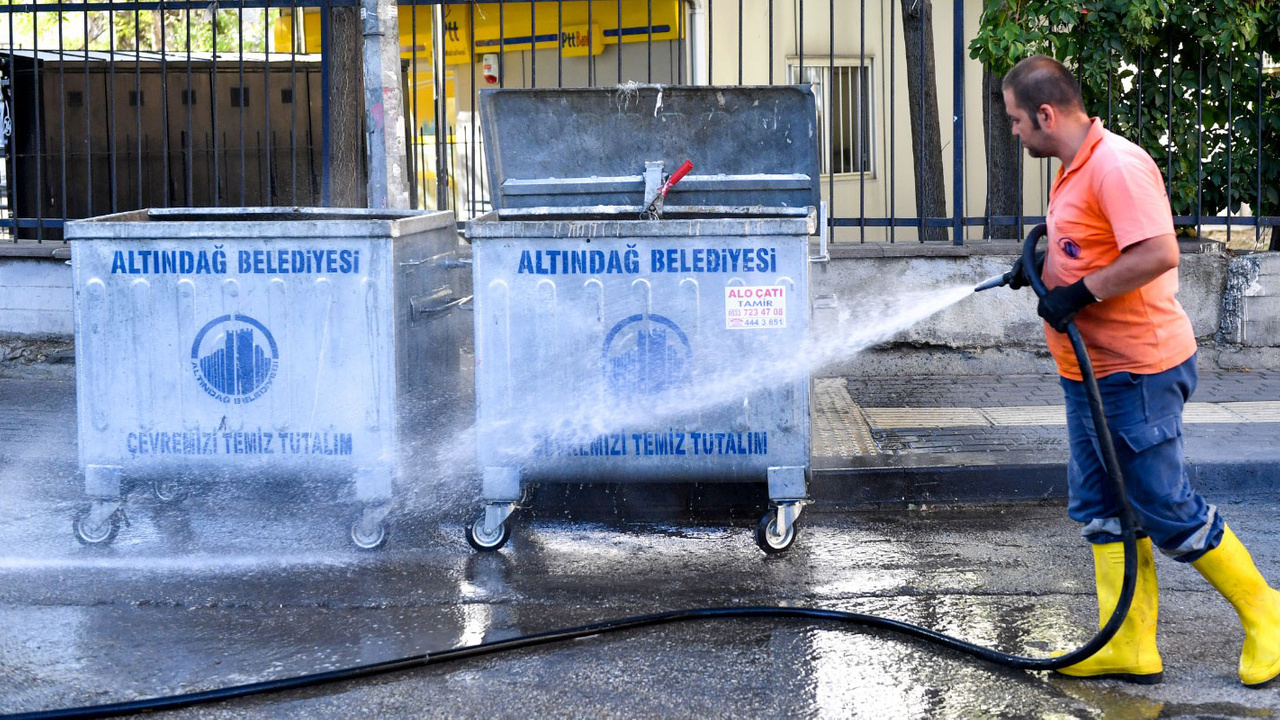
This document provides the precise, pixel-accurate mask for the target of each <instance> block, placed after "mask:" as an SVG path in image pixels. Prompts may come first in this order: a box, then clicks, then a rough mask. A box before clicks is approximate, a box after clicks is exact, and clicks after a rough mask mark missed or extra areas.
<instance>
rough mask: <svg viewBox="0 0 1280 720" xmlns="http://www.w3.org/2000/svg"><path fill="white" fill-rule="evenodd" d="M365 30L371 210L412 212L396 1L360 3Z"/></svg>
mask: <svg viewBox="0 0 1280 720" xmlns="http://www.w3.org/2000/svg"><path fill="white" fill-rule="evenodd" d="M360 25H361V27H362V29H363V33H364V111H365V133H366V136H367V142H366V143H365V147H366V148H368V151H369V207H371V208H408V207H409V184H408V176H407V173H406V170H405V167H406V162H407V158H406V156H405V136H404V99H403V96H402V93H401V91H400V83H401V73H400V22H399V15H398V11H397V8H396V2H395V0H360Z"/></svg>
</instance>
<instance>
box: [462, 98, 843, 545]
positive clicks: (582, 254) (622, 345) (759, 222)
mask: <svg viewBox="0 0 1280 720" xmlns="http://www.w3.org/2000/svg"><path fill="white" fill-rule="evenodd" d="M480 102H481V113H482V115H481V117H482V120H483V123H484V125H483V126H484V129H485V143H486V146H485V149H486V154H487V158H488V167H489V172H490V186H491V187H492V188H494V206H495V208H496V211H495V212H494V213H491V214H490V215H488V216H486V217H484V218H481V219H478V220H475V221H472V222H471V223H469V224H468V228H467V236H468V239H469V240H470V241H471V243H472V252H473V256H474V267H473V281H472V282H473V287H474V291H475V293H476V305H475V310H476V312H475V331H476V336H475V344H476V401H477V421H478V422H477V442H478V457H479V466H480V468H481V474H482V499H483V500H484V502H485V508H484V512H483V514H482V515H481V516H480V517H479V518H478V519H477V520H476V521H475V522H473V523H472V524H471V525H470V526H469V528H468V531H467V539H468V541H469V542H470V543H471V545H472V546H473V547H475V548H476V549H479V550H494V549H497V548H499V547H502V545H503V544H504V543H505V542H506V541H507V539H508V537H509V533H510V530H509V523H508V517H509V516H510V514H511V513H512V511H513V510H514V509H515V508H516V507H517V506H518V504H519V502H520V500H521V496H522V483H524V482H525V481H528V480H538V479H547V480H555V481H574V482H578V481H599V482H627V481H632V480H647V481H676V482H688V481H699V482H702V481H717V480H753V479H760V480H766V481H767V482H768V488H769V499H770V502H771V505H772V507H771V508H770V510H769V511H768V512H767V513H765V514H764V516H763V517H762V518H761V521H760V523H759V525H758V527H757V529H756V541H757V543H758V544H759V545H760V546H761V548H763V549H764V550H766V551H767V552H776V551H780V550H784V549H786V548H787V547H788V546H789V545H790V544H791V542H792V540H793V539H794V537H795V519H796V517H797V515H798V514H799V511H800V508H801V506H802V504H803V502H804V501H805V500H806V498H807V482H806V478H807V474H808V467H809V378H808V375H807V374H806V373H804V372H803V371H799V372H797V371H796V367H799V366H800V364H799V363H798V361H797V359H796V358H795V357H794V353H795V352H797V351H798V350H799V348H800V347H801V345H802V344H803V342H804V341H805V339H806V336H807V332H808V324H809V296H808V293H809V288H808V264H809V251H808V250H809V236H810V235H811V234H812V233H813V232H814V231H815V226H816V212H815V208H817V207H818V206H819V200H818V198H819V194H818V193H819V188H818V154H817V141H816V138H817V136H818V132H819V128H818V127H817V122H816V113H815V106H814V96H813V94H812V92H811V91H810V89H809V88H808V87H807V86H786V87H759V88H753V87H733V88H728V87H725V88H717V87H696V88H694V87H654V86H630V87H619V88H592V89H556V90H496V91H484V92H482V93H481V96H480ZM686 160H687V161H691V162H692V164H693V170H692V172H691V173H690V174H688V175H687V176H685V177H683V179H681V180H680V181H679V183H678V184H676V185H674V186H673V185H671V184H670V182H669V179H670V177H671V174H672V173H673V171H675V170H676V169H677V167H679V166H681V165H684V164H685V161H686Z"/></svg>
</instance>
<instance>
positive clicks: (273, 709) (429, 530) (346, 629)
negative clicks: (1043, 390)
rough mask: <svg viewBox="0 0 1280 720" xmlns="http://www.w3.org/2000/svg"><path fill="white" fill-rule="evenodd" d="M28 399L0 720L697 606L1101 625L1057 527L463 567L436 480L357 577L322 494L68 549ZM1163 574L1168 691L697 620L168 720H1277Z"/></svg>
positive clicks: (467, 554) (1227, 639) (6, 464)
mask: <svg viewBox="0 0 1280 720" xmlns="http://www.w3.org/2000/svg"><path fill="white" fill-rule="evenodd" d="M51 382H52V381H51ZM23 387H24V388H26V389H25V390H24V392H29V393H31V394H32V396H31V398H30V402H28V403H25V404H24V407H23V408H22V409H21V410H18V411H15V412H11V413H7V414H6V416H5V417H4V419H2V420H0V424H2V425H3V427H0V489H3V492H2V493H0V713H6V712H19V711H33V710H41V709H51V708H57V707H67V706H74V705H83V704H90V703H104V702H113V701H121V700H131V699H137V698H141V697H147V696H152V695H162V694H170V693H182V692H191V691H196V690H202V689H207V688H212V687H219V686H225V685H231V684H239V683H246V682H253V681H258V680H264V679H269V678H276V677H284V676H289V675H295V674H301V673H311V672H318V671H323V670H329V669H334V668H340V667H345V666H350V665H357V664H364V663H372V662H378V661H382V660H389V659H393V658H397V657H403V656H410V655H417V654H420V653H424V652H429V651H433V650H439V649H444V648H450V647H457V646H462V645H468V644H474V643H477V642H482V641H490V640H496V639H501V638H505V637H511V636H514V635H518V634H522V633H529V632H537V631H542V630H547V629H552V628H559V627H566V626H572V625H578V624H583V623H588V622H594V621H598V620H602V619H606V618H613V617H619V616H627V615H636V614H642V613H649V612H656V611H661V610H666V609H673V608H685V607H697V606H726V605H763V604H788V605H804V606H814V607H824V608H834V609H841V610H850V611H858V612H869V613H875V614H880V615H885V616H888V617H893V618H896V619H901V620H907V621H910V622H916V623H920V624H923V625H926V626H928V627H932V628H935V629H938V630H941V631H944V632H948V633H953V634H956V635H959V636H961V637H964V638H966V639H969V640H973V641H976V642H980V643H983V644H988V645H993V646H995V647H998V648H1000V649H1002V650H1006V651H1012V652H1024V653H1028V654H1035V655H1043V654H1047V652H1048V651H1049V650H1051V649H1053V648H1066V647H1068V646H1070V645H1072V644H1075V643H1079V642H1082V641H1083V640H1084V639H1085V637H1086V633H1087V630H1088V629H1089V628H1091V627H1093V626H1094V624H1095V623H1096V606H1095V604H1094V596H1093V591H1092V590H1093V587H1092V565H1091V560H1090V554H1089V551H1088V549H1087V547H1086V546H1085V545H1084V543H1083V541H1082V540H1080V539H1079V537H1078V535H1077V528H1076V527H1075V525H1074V524H1072V523H1070V522H1069V521H1068V520H1066V518H1065V511H1064V508H1063V507H1062V506H1061V503H1060V502H1055V503H1051V504H1029V503H1018V504H1006V505H987V506H968V507H950V508H938V507H929V508H923V509H922V508H914V509H911V508H893V507H885V508H877V509H868V510H866V511H864V512H855V513H840V514H833V513H823V512H821V508H811V509H810V510H809V511H808V512H807V513H806V514H805V515H804V516H803V518H802V529H801V535H800V538H799V539H798V540H797V542H796V545H795V546H794V547H793V548H792V549H791V550H790V551H789V552H787V553H785V554H782V555H779V556H774V557H766V556H765V555H764V554H763V553H761V552H760V551H759V550H758V549H757V548H756V546H755V544H754V543H753V541H752V539H751V531H750V530H751V525H752V524H753V523H754V519H755V518H754V516H746V515H743V514H741V513H739V514H730V513H720V514H719V515H717V512H716V510H715V509H714V508H711V509H709V511H708V512H707V513H705V514H703V515H700V516H697V517H694V516H691V515H689V514H687V513H679V512H676V513H671V514H670V516H669V517H667V518H665V519H663V520H662V521H660V522H654V521H652V520H646V521H640V520H636V519H634V518H633V517H630V516H628V515H626V514H625V513H624V514H623V515H622V516H619V517H614V516H612V515H610V514H607V513H606V514H601V513H598V512H587V511H584V512H579V513H577V515H576V516H575V517H574V518H572V519H564V518H563V517H561V515H560V514H559V513H545V514H543V516H542V517H538V516H533V517H531V516H530V515H529V514H527V513H526V514H524V515H517V517H516V520H515V532H514V534H513V538H512V540H511V542H510V543H509V544H508V545H507V547H506V548H504V549H503V550H502V551H501V552H499V553H495V554H477V553H475V552H473V551H472V550H471V549H470V547H469V546H468V545H467V544H466V541H465V540H464V539H463V525H464V523H465V522H466V521H468V520H470V519H471V517H472V513H473V512H474V509H475V505H474V504H473V496H474V492H475V491H474V488H472V487H469V481H466V480H464V479H456V478H433V479H431V480H429V481H422V482H420V483H419V484H416V485H413V486H410V487H408V488H406V489H405V492H403V493H402V499H401V504H400V507H399V508H398V510H397V512H396V515H395V518H394V523H393V528H392V533H393V535H392V540H391V543H390V544H389V545H388V547H387V548H386V549H384V550H383V551H381V552H378V553H365V552H360V551H358V550H356V549H354V548H353V547H352V546H351V544H350V542H349V541H348V539H347V537H346V531H347V528H348V526H349V523H350V520H351V518H352V514H353V512H354V510H353V508H354V506H353V504H352V503H351V502H350V499H349V498H347V497H345V495H344V493H343V491H342V490H340V489H335V488H331V487H316V486H313V485H311V484H308V483H306V482H305V481H302V480H300V479H295V480H292V481H290V480H280V479H278V480H273V481H271V482H261V483H257V484H230V483H224V484H218V485H215V486H208V485H203V486H195V487H190V488H188V489H189V490H190V491H191V493H190V495H189V496H188V497H187V498H186V499H184V500H182V501H181V502H178V503H163V502H161V501H159V500H156V499H155V498H154V497H153V496H151V495H150V494H148V493H147V492H145V488H139V489H137V490H136V491H135V492H133V493H132V494H131V495H130V496H129V504H128V506H127V507H128V516H129V520H130V525H129V526H128V527H126V528H124V529H123V530H122V531H121V533H120V536H119V537H118V538H117V540H116V542H115V543H114V544H112V545H111V546H109V547H102V548H86V547H82V546H80V545H79V544H78V543H77V542H76V541H75V539H74V538H73V537H72V534H71V529H70V528H71V524H70V519H71V517H72V516H73V514H74V513H75V512H76V511H77V510H78V509H80V508H81V507H82V506H83V505H84V499H83V494H82V491H81V487H80V484H79V482H80V480H79V479H78V477H77V476H76V461H75V455H74V427H66V425H67V423H66V417H67V414H66V413H67V407H65V406H64V404H65V403H66V402H68V400H67V398H66V388H65V387H60V386H58V385H57V384H56V383H53V384H50V385H48V386H41V385H39V384H36V385H34V386H33V385H31V384H30V383H28V384H26V385H24V386H23ZM6 389H9V390H10V391H12V389H13V386H12V385H5V384H4V381H3V380H0V392H3V391H5V390H6ZM11 398H12V396H10V399H11ZM59 398H61V399H59ZM70 402H72V403H73V402H74V400H73V397H72V398H71V399H70ZM1218 501H1219V502H1223V499H1221V498H1219V499H1218ZM1223 510H1224V512H1225V513H1226V514H1227V517H1228V519H1229V521H1230V522H1231V523H1232V525H1233V526H1234V527H1235V528H1236V530H1237V532H1238V534H1239V535H1240V536H1241V537H1242V539H1244V541H1245V542H1246V544H1248V545H1249V546H1250V547H1251V549H1252V550H1253V551H1254V555H1255V558H1256V559H1257V561H1258V564H1259V566H1260V567H1261V568H1262V569H1263V570H1264V572H1266V573H1267V574H1268V575H1269V576H1270V577H1272V578H1280V525H1278V524H1277V523H1275V520H1274V518H1275V517H1276V516H1277V511H1280V506H1278V505H1276V504H1274V503H1262V504H1230V503H1224V507H1223ZM1157 571H1158V573H1159V575H1160V584H1161V588H1162V596H1161V618H1160V633H1161V636H1160V638H1161V649H1162V652H1163V655H1164V659H1165V668H1166V671H1165V682H1164V684H1162V685H1158V686H1151V687H1142V686H1133V685H1126V684H1123V683H1118V682H1114V681H1102V682H1097V681H1095V682H1084V681H1078V680H1072V679H1067V678H1060V677H1055V676H1052V675H1050V674H1044V673H1027V672H1020V671H1010V670H1005V669H1001V668H998V667H994V666H991V665H988V664H984V663H980V662H976V661H972V660H969V659H965V658H963V657H960V656H958V655H956V654H953V653H950V652H942V651H938V650H936V649H934V648H930V647H927V646H924V645H922V644H920V643H918V642H916V641H910V640H903V639H901V638H898V637H895V636H891V635H887V634H884V633H880V632H867V631H862V630H859V629H856V628H847V627H837V626H833V625H830V624H827V625H822V624H815V623H806V622H801V621H792V620H750V621H746V620H718V621H709V622H699V623H690V624H682V625H671V626H665V627H661V628H655V629H644V630H635V631H627V632H624V633H621V634H616V635H610V636H598V637H592V638H587V639H583V640H578V641H573V642H570V643H565V644H560V645H553V646H546V647H542V648H535V649H529V650H521V651H517V652H513V653H508V654H504V655H500V656H491V657H485V658H477V659H471V660H466V661H461V662H457V663H452V664H448V665H440V666H436V667H429V668H421V669H416V670H411V671H406V672H401V673H396V674H392V675H384V676H380V677H378V678H375V679H370V680H363V681H358V682H349V683H341V684H334V685H328V686H324V687H319V688H314V689H309V690H305V691H293V692H289V693H284V694H278V695H271V696H263V697H258V698H251V699H244V700H238V701H234V702H232V703H227V704H220V705H213V706H204V707H200V708H192V709H187V710H180V711H176V712H173V713H171V714H170V716H172V717H218V718H222V717H262V716H276V717H301V716H305V717H495V716H496V717H517V716H520V717H523V716H533V717H548V716H555V717H584V718H585V717H592V718H595V717H783V716H787V717H792V716H799V717H875V718H886V717H887V718H896V717H904V718H905V717H944V718H948V717H949V718H969V717H975V716H982V717H1050V716H1052V717H1062V718H1075V717H1080V718H1093V717H1097V718H1102V717H1108V718H1110V717H1121V718H1156V717H1274V716H1276V715H1277V714H1280V690H1276V689H1269V690H1262V691H1251V690H1247V689H1245V688H1243V687H1241V686H1240V685H1239V684H1238V680H1237V679H1236V676H1235V663H1236V657H1237V654H1238V652H1239V647H1240V642H1241V639H1242V632H1241V631H1240V629H1239V626H1238V623H1237V621H1236V619H1235V616H1234V613H1233V612H1232V611H1231V609H1230V607H1229V606H1228V605H1227V604H1226V602H1225V601H1223V600H1222V599H1221V598H1219V597H1218V596H1217V594H1216V593H1214V592H1213V591H1212V590H1211V589H1210V588H1209V587H1208V585H1207V584H1206V583H1204V582H1203V581H1202V580H1201V579H1200V578H1199V576H1198V575H1197V574H1196V573H1195V571H1194V570H1192V569H1191V568H1189V567H1185V566H1181V565H1178V564H1175V563H1173V562H1170V561H1165V560H1164V559H1163V558H1161V559H1159V560H1157Z"/></svg>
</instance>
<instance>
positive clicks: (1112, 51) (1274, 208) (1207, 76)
mask: <svg viewBox="0 0 1280 720" xmlns="http://www.w3.org/2000/svg"><path fill="white" fill-rule="evenodd" d="M969 49H970V55H971V56H972V57H974V58H976V59H978V60H980V61H981V62H982V63H983V64H984V65H985V66H986V67H987V68H988V69H990V70H991V71H992V72H994V73H997V74H999V75H1003V74H1004V73H1005V72H1007V71H1008V70H1009V68H1011V67H1013V65H1014V63H1016V62H1017V61H1018V60H1020V59H1022V58H1024V57H1027V56H1028V55H1032V54H1035V53H1044V54H1046V55H1051V56H1053V57H1056V58H1058V59H1059V60H1061V61H1063V62H1065V63H1067V64H1068V66H1070V67H1071V68H1072V70H1073V71H1074V72H1075V73H1076V76H1077V77H1078V78H1079V79H1080V84H1081V86H1082V89H1083V91H1084V97H1085V104H1086V106H1087V109H1088V110H1089V112H1090V114H1092V115H1097V116H1100V117H1102V118H1103V119H1104V120H1106V121H1107V125H1108V127H1109V128H1110V129H1111V130H1112V131H1114V132H1116V133H1118V134H1120V135H1123V136H1125V137H1127V138H1129V139H1131V140H1134V141H1135V142H1138V143H1139V144H1141V145H1142V147H1144V148H1145V149H1146V150H1147V151H1148V152H1150V153H1151V155H1152V157H1154V158H1155V160H1156V162H1157V164H1158V165H1160V167H1161V170H1162V171H1163V172H1164V173H1165V175H1166V177H1167V179H1168V182H1169V191H1170V198H1171V201H1172V204H1173V211H1174V214H1175V215H1194V214H1195V213H1196V207H1197V200H1200V201H1201V206H1202V208H1203V212H1204V214H1206V215H1213V214H1216V213H1217V212H1219V211H1221V210H1222V209H1223V208H1227V207H1230V209H1231V210H1232V212H1236V211H1238V210H1239V209H1240V204H1241V203H1242V202H1245V203H1249V204H1250V205H1251V206H1253V211H1254V213H1255V214H1261V215H1265V216H1276V215H1280V72H1276V71H1275V70H1274V69H1272V71H1271V72H1270V73H1268V72H1266V71H1265V64H1264V56H1265V58H1267V59H1268V60H1269V59H1272V58H1274V59H1280V2H1276V1H1275V0H1208V1H1205V0H1201V1H1199V2H1181V1H1179V0H990V1H989V2H988V4H987V6H986V8H985V10H984V11H983V14H982V19H981V23H980V29H979V32H978V35H977V37H976V38H974V40H973V42H972V43H970V46H969ZM1259 148H1261V152H1259ZM1197 158H1199V159H1200V161H1201V162H1199V163H1197ZM1259 163H1260V164H1261V208H1259V207H1258V204H1259V203H1258V198H1259ZM1273 237H1274V236H1273Z"/></svg>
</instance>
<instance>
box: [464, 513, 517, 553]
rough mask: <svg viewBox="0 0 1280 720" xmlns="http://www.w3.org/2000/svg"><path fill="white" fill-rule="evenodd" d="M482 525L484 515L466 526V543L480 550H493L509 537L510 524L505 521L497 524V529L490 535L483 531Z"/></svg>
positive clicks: (504, 542)
mask: <svg viewBox="0 0 1280 720" xmlns="http://www.w3.org/2000/svg"><path fill="white" fill-rule="evenodd" d="M483 526H484V516H480V517H479V518H476V519H475V520H474V521H472V523H471V524H470V525H468V526H467V544H469V545H471V547H473V548H475V549H476V550H479V551H480V552H493V551H494V550H497V549H498V548H501V547H502V546H503V545H506V544H507V540H510V539H511V526H510V525H508V524H507V523H505V522H504V523H502V524H501V525H499V526H498V531H497V532H495V533H493V534H491V535H490V534H486V533H485V532H484V527H483Z"/></svg>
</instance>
